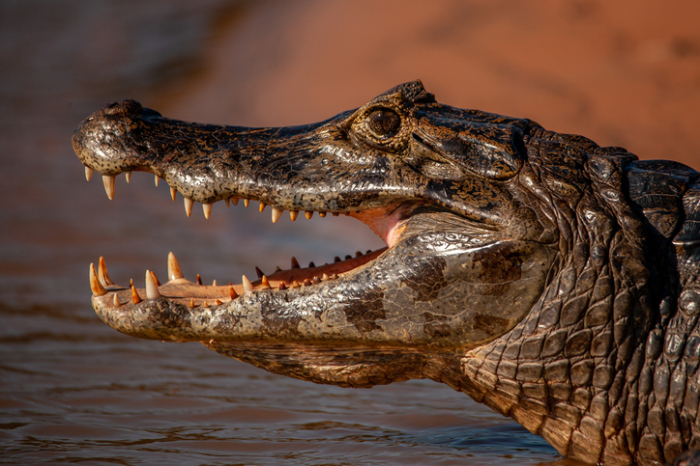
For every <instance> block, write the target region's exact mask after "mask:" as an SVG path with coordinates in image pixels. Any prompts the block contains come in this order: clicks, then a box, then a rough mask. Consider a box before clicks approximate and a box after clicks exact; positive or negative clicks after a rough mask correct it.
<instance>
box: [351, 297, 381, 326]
mask: <svg viewBox="0 0 700 466" xmlns="http://www.w3.org/2000/svg"><path fill="white" fill-rule="evenodd" d="M345 318H346V319H348V322H350V323H351V324H353V325H354V326H355V328H357V330H359V331H360V332H362V333H368V332H371V331H373V330H381V329H382V328H381V327H380V326H379V325H377V322H376V321H377V319H386V312H385V311H384V293H382V292H381V291H380V292H377V293H374V294H373V295H372V296H371V297H370V298H369V299H366V297H362V298H360V297H358V298H357V299H353V300H351V301H349V302H348V304H347V306H346V307H345Z"/></svg>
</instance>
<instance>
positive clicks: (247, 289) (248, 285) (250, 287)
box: [241, 275, 254, 293]
mask: <svg viewBox="0 0 700 466" xmlns="http://www.w3.org/2000/svg"><path fill="white" fill-rule="evenodd" d="M241 282H242V283H243V291H245V292H246V293H250V292H251V291H253V290H254V288H253V284H252V283H250V280H248V277H246V276H245V275H243V277H241Z"/></svg>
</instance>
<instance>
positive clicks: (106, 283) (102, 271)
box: [97, 256, 114, 286]
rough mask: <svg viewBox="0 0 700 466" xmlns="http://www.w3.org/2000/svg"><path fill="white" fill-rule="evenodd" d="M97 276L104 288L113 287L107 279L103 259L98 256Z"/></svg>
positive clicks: (107, 275)
mask: <svg viewBox="0 0 700 466" xmlns="http://www.w3.org/2000/svg"><path fill="white" fill-rule="evenodd" d="M97 276H98V278H99V279H100V283H102V284H103V285H104V286H109V285H114V282H113V281H112V280H111V279H110V278H109V274H108V273H107V264H106V263H105V258H104V257H102V256H100V261H99V262H98V265H97Z"/></svg>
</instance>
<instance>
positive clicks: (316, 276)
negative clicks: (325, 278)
mask: <svg viewBox="0 0 700 466" xmlns="http://www.w3.org/2000/svg"><path fill="white" fill-rule="evenodd" d="M311 281H312V282H314V283H321V279H320V278H318V275H314V278H312V279H311Z"/></svg>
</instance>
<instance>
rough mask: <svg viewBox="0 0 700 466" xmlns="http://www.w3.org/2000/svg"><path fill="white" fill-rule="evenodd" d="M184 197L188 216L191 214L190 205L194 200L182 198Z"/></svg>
mask: <svg viewBox="0 0 700 466" xmlns="http://www.w3.org/2000/svg"><path fill="white" fill-rule="evenodd" d="M184 199H185V213H186V214H187V216H188V217H189V216H190V215H192V206H193V205H194V201H193V200H192V199H189V198H184Z"/></svg>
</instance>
